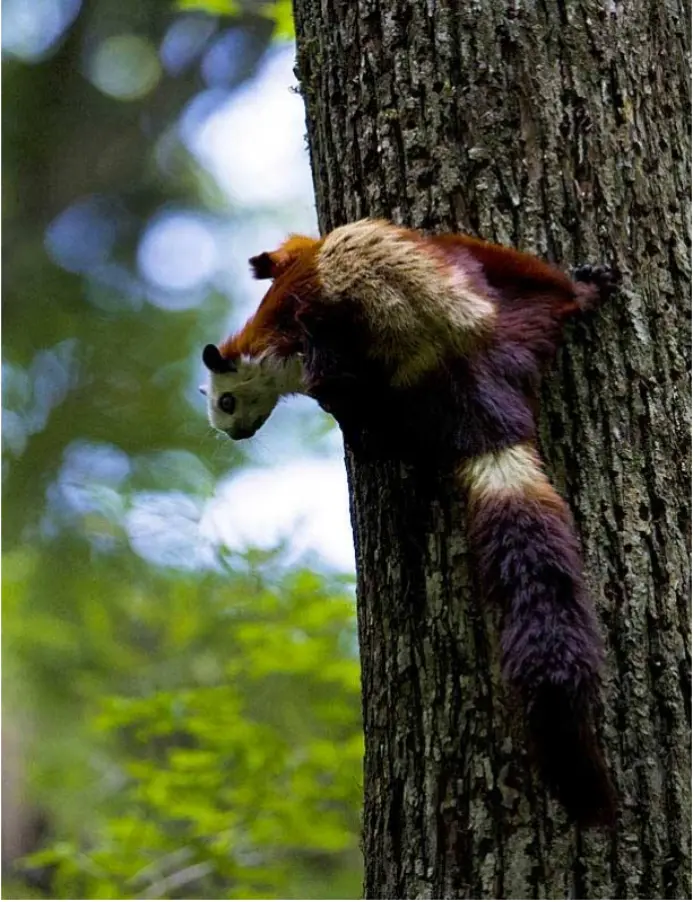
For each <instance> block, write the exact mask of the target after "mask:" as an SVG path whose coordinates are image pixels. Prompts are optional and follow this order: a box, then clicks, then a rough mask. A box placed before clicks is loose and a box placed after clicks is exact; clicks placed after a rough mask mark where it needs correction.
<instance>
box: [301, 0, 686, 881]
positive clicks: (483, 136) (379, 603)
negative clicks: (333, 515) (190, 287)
mask: <svg viewBox="0 0 693 902" xmlns="http://www.w3.org/2000/svg"><path fill="white" fill-rule="evenodd" d="M295 11H296V23H297V34H298V50H299V56H298V73H299V78H300V81H301V85H302V91H303V93H304V97H305V100H306V107H307V120H308V138H309V146H310V152H311V159H312V165H313V172H314V177H315V187H316V193H317V204H318V213H319V220H320V226H321V230H322V231H323V232H324V231H328V230H330V229H331V228H333V227H335V226H336V225H339V224H341V223H344V222H347V221H352V220H355V219H357V218H360V217H362V216H366V215H370V216H386V217H388V218H392V219H394V220H395V221H399V222H403V223H406V224H408V225H412V226H414V227H422V228H426V229H430V230H441V231H442V230H448V231H455V230H459V231H471V232H473V233H478V234H480V235H481V236H483V237H485V238H488V239H490V240H495V241H498V242H500V243H505V244H510V245H514V246H517V247H520V248H522V249H524V250H530V251H533V252H536V253H538V254H539V255H542V256H544V257H546V258H548V259H551V260H554V261H556V262H558V263H560V264H561V265H563V266H565V267H569V266H571V265H573V264H575V263H579V262H585V261H588V262H603V261H607V262H611V263H616V264H617V265H618V266H619V268H620V269H621V271H622V272H623V273H624V289H623V291H622V292H621V293H620V294H619V296H618V297H617V298H616V299H615V300H614V301H612V302H611V304H610V305H609V306H608V307H606V308H605V309H603V310H601V311H600V312H599V314H598V315H597V316H595V317H594V318H593V319H591V320H588V321H585V322H584V323H581V324H579V325H577V326H576V327H575V328H574V329H572V330H571V332H570V335H569V337H568V340H567V344H566V347H565V348H564V350H563V351H562V352H561V353H560V355H559V358H558V360H557V363H556V366H555V367H554V369H553V371H552V372H551V374H550V375H549V376H548V377H547V380H546V385H545V389H544V398H543V414H542V426H541V428H542V444H543V452H544V454H545V456H546V458H547V459H548V461H549V462H550V465H549V469H550V471H551V475H552V477H553V479H554V481H555V483H556V484H557V486H558V488H559V489H560V490H561V491H562V493H563V494H564V496H565V497H566V498H567V499H568V501H569V503H570V504H571V507H572V510H573V512H574V514H575V519H576V522H577V526H578V529H579V533H580V537H581V540H582V543H583V548H584V552H585V561H586V569H587V574H588V579H589V583H590V588H591V590H592V593H593V596H594V598H595V600H596V603H597V607H598V611H599V615H600V619H601V623H602V625H603V632H604V635H605V638H606V641H607V646H608V662H607V669H606V679H605V691H604V711H603V717H602V718H601V720H602V730H601V734H602V739H603V743H604V746H605V750H606V754H607V758H608V762H609V765H610V768H611V770H612V774H613V778H614V782H615V785H616V787H617V792H618V798H619V805H620V811H619V817H618V824H617V827H616V829H615V831H614V832H613V833H611V834H609V833H607V832H606V831H587V832H584V833H581V832H580V831H577V830H576V829H575V828H574V827H572V826H571V825H569V824H568V823H567V821H566V819H565V816H564V814H563V812H562V811H561V809H560V808H559V806H557V805H556V804H555V803H554V802H553V801H551V800H549V799H547V797H546V795H545V793H544V791H543V789H542V787H541V785H540V784H539V782H538V781H537V779H536V777H535V776H534V775H533V772H532V769H531V766H530V764H529V762H528V758H527V755H526V752H525V750H524V745H523V733H522V726H521V724H519V723H517V722H516V715H515V714H514V712H513V705H512V702H511V700H510V699H509V697H508V696H507V694H506V691H505V688H504V686H503V684H502V681H501V680H500V677H499V667H498V658H499V653H498V638H497V629H498V624H497V612H495V611H491V610H489V609H488V607H487V606H486V605H485V604H484V602H483V599H482V598H481V597H480V596H479V593H478V591H476V590H475V587H474V581H473V568H470V567H469V566H468V565H469V560H468V555H467V552H466V546H465V536H464V530H463V527H462V524H463V522H464V516H463V514H464V512H463V510H462V509H461V502H460V501H459V500H458V499H457V498H456V497H455V496H454V494H451V492H450V487H449V483H448V481H447V478H446V477H447V474H445V473H441V474H426V477H427V478H426V479H423V478H422V475H423V474H420V473H417V471H416V469H415V468H414V469H413V468H411V467H409V466H407V465H405V464H403V463H400V462H398V461H397V460H386V461H378V462H376V461H373V460H369V459H367V458H366V457H365V456H364V455H362V454H360V453H359V452H358V451H357V450H355V449H353V448H350V447H348V446H347V448H346V461H347V469H348V474H349V481H350V491H351V504H352V519H353V525H354V532H355V539H356V547H357V568H358V621H359V638H360V646H361V660H362V670H363V709H364V728H365V736H366V755H365V772H364V858H365V895H366V896H367V897H369V898H449V899H452V898H476V899H496V898H509V899H512V898H514V899H527V898H554V899H555V898H566V897H573V898H574V897H578V898H628V899H631V898H632V899H638V898H642V899H649V898H655V899H656V898H668V899H682V898H689V897H690V858H689V850H690V841H689V837H690V745H689V741H690V637H689V622H690V621H689V611H688V598H689V584H690V582H689V577H690V560H689V544H688V543H689V536H690V522H691V521H690V484H689V473H690V464H689V427H688V423H689V376H688V373H689V369H690V312H689V309H688V301H689V298H690V282H689V263H690V258H689V248H690V234H689V222H690V220H689V212H688V204H687V201H688V198H689V197H690V183H689V162H690V153H689V135H690V97H689V95H690V91H689V82H688V72H689V61H688V60H689V46H688V40H689V35H690V22H689V9H688V6H687V4H686V3H684V0H666V2H665V0H624V2H618V0H616V2H611V3H607V2H597V0H565V2H561V3H556V4H553V3H539V2H533V0H528V2H509V0H508V2H501V3H499V2H498V0H475V2H454V0H428V2H426V0H416V2H410V0H295Z"/></svg>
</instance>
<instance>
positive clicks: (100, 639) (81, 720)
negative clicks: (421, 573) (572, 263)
mask: <svg viewBox="0 0 693 902" xmlns="http://www.w3.org/2000/svg"><path fill="white" fill-rule="evenodd" d="M22 2H23V0H15V2H14V4H13V2H12V0H8V2H7V3H5V4H4V6H3V17H4V22H3V25H4V29H3V45H4V49H5V55H4V60H3V77H4V100H5V105H4V122H3V124H4V129H3V152H4V169H3V199H4V204H3V224H4V237H5V241H4V244H3V273H4V280H3V295H4V298H3V300H4V303H3V314H2V315H3V327H4V328H3V364H2V368H3V409H4V412H3V436H4V442H3V471H2V473H3V514H4V516H3V560H2V563H3V609H2V627H3V629H2V636H3V665H4V666H3V689H4V699H3V701H4V705H3V732H4V737H7V736H9V737H10V740H5V738H4V742H7V744H8V746H9V743H10V741H11V744H12V748H13V753H12V754H10V755H5V756H3V769H4V774H3V776H4V780H5V781H6V784H5V785H8V786H10V788H12V789H13V792H12V796H13V799H12V800H11V802H6V799H5V795H6V793H4V798H3V802H4V809H3V833H4V837H3V838H4V842H3V856H4V857H3V867H4V872H5V881H4V887H3V895H4V897H5V898H50V899H54V898H140V897H143V898H171V899H176V898H191V897H194V898H254V897H262V898H272V897H274V898H294V897H297V898H298V897H308V898H311V897H313V898H331V897H342V898H348V897H355V896H356V895H357V893H358V891H359V886H360V860H359V854H358V833H359V824H358V821H359V814H358V811H359V799H360V787H359V784H360V780H361V754H362V751H361V732H360V717H359V687H358V663H357V654H356V645H355V631H354V609H353V599H352V581H351V579H350V578H342V577H337V576H335V575H329V574H327V575H326V574H324V573H323V574H320V573H312V572H310V571H309V570H307V569H306V568H305V567H302V566H300V565H299V566H297V567H293V568H287V565H286V562H285V560H286V559H285V556H284V555H283V553H282V549H277V550H276V551H274V552H264V551H262V552H261V551H258V550H253V549H248V550H246V551H245V552H239V551H232V550H231V549H228V548H225V547H223V546H222V545H219V544H215V543H212V542H210V541H207V540H205V539H204V538H203V537H202V536H201V535H200V531H199V521H200V518H201V516H202V513H203V511H204V510H205V506H206V504H207V503H208V502H209V500H210V498H211V497H212V496H213V494H214V492H215V489H216V486H217V483H218V481H219V479H220V478H222V477H224V476H226V475H228V474H229V473H233V472H234V471H235V470H237V469H238V468H240V467H242V466H243V465H244V463H245V462H246V456H245V453H244V451H243V449H242V447H239V446H234V445H232V444H231V443H225V444H224V445H223V446H222V445H220V444H219V443H217V442H216V441H215V440H214V439H213V437H211V436H210V434H209V429H208V427H207V426H206V421H205V415H204V408H203V405H202V404H201V402H200V400H199V398H198V395H197V390H196V386H197V381H198V379H199V377H200V365H199V349H200V347H201V346H202V345H204V344H205V343H206V341H208V340H209V338H210V336H212V337H213V336H215V335H219V334H222V333H223V331H224V329H225V324H226V322H227V319H228V315H229V311H230V310H231V311H232V310H233V307H234V304H235V302H236V300H237V299H236V298H235V297H234V296H233V295H231V296H229V295H228V294H227V292H226V290H225V288H224V287H223V285H222V284H221V283H220V282H219V281H218V280H215V279H214V278H212V277H209V278H206V279H202V280H201V281H200V283H199V284H196V285H195V286H193V287H189V288H186V289H185V290H182V289H177V288H175V286H174V287H170V286H169V287H166V286H161V285H155V284H152V282H151V280H149V279H148V278H147V277H146V274H143V271H142V266H141V253H142V250H141V249H142V242H143V237H144V236H145V235H146V234H147V233H148V230H149V229H151V228H152V224H154V223H156V222H158V221H159V220H160V218H161V217H162V216H181V217H186V218H187V219H186V221H194V222H195V223H197V224H200V226H201V227H202V228H204V229H208V230H210V232H212V233H213V232H214V231H215V230H218V229H223V228H225V227H226V226H227V225H228V224H229V223H236V224H238V225H240V226H241V227H244V224H245V223H246V222H250V221H252V222H253V223H254V226H253V227H256V226H257V224H258V223H260V222H261V221H262V218H263V217H264V218H265V219H266V220H267V221H270V222H272V221H275V222H276V221H278V222H280V223H281V222H282V221H283V220H284V219H286V218H287V211H286V209H284V208H283V207H282V204H281V199H278V201H277V205H276V208H275V209H272V210H264V211H259V212H258V211H252V210H248V209H247V208H243V209H241V208H239V207H238V206H235V205H234V204H233V202H231V201H230V200H229V199H228V197H226V196H224V195H223V194H222V193H221V191H220V190H219V189H218V188H217V186H216V185H215V183H214V182H213V180H212V179H211V177H210V176H209V174H208V173H207V172H206V171H205V170H204V169H202V168H201V166H200V165H199V163H198V161H197V159H196V158H195V156H194V155H193V153H192V152H191V151H190V148H189V146H188V144H187V143H186V141H185V140H184V137H182V135H183V134H184V129H183V127H182V125H181V123H183V122H184V121H186V117H190V115H191V110H192V109H193V107H194V105H195V104H196V103H199V102H201V99H202V101H203V102H204V103H205V104H208V105H209V104H213V103H217V104H218V103H222V102H224V100H225V99H227V98H228V97H230V96H232V94H233V92H234V91H236V90H238V89H239V87H240V86H242V85H243V84H245V83H247V82H248V81H249V80H250V79H252V78H253V76H254V73H255V72H256V70H257V67H258V66H259V65H260V63H261V61H262V59H263V58H264V57H265V56H266V55H267V53H268V52H269V49H270V47H271V42H272V41H273V40H276V39H278V37H281V36H282V35H286V34H288V33H289V31H290V26H289V24H288V23H287V16H288V15H289V14H290V13H289V11H290V5H289V4H287V3H284V2H279V3H276V4H267V3H265V4H261V5H260V6H257V5H254V4H251V3H240V2H239V3H238V4H236V7H237V8H236V9H233V8H232V5H231V4H223V6H224V8H223V9H222V8H221V6H222V4H215V3H212V2H207V3H198V4H195V5H196V6H197V7H198V11H196V12H191V11H190V7H192V5H193V4H191V3H187V4H181V6H187V7H188V9H181V8H176V7H175V5H173V4H171V5H168V4H162V3H160V2H157V0H88V2H84V3H82V4H81V5H80V4H79V2H77V0H75V2H73V3H60V4H56V5H55V8H56V9H57V8H58V7H59V8H60V9H61V10H62V11H63V13H64V14H65V16H66V18H65V19H64V21H63V22H62V25H61V27H60V28H58V27H57V26H55V34H54V35H53V36H52V37H51V35H48V36H46V35H47V30H48V29H49V26H50V27H53V26H54V25H55V23H54V22H53V20H52V19H51V18H50V16H48V15H44V16H43V18H41V17H39V19H37V20H36V22H35V23H34V26H35V28H36V29H38V31H35V32H32V31H31V29H30V28H28V26H27V24H26V23H27V22H28V21H29V20H28V19H27V18H26V16H27V15H28V12H27V9H28V8H27V7H22V6H21V4H22ZM17 4H19V5H17ZM44 6H45V5H42V6H41V9H43V10H44V14H45V9H44ZM203 6H204V7H206V9H207V12H204V11H199V7H203ZM46 8H47V7H46ZM17 10H20V12H21V13H22V16H24V18H22V17H21V16H20V18H18V19H14V20H13V18H12V16H13V15H14V13H16V12H17ZM13 11H14V12H13ZM65 11H67V12H65ZM68 13H69V15H68ZM226 13H231V14H232V15H231V17H230V18H227V17H225V16H222V15H221V14H226ZM13 22H14V25H13V24H12V23H13ZM17 22H19V25H17ZM8 23H9V24H8ZM37 23H38V24H37ZM51 23H52V24H51ZM20 26H21V27H20ZM34 26H32V27H34ZM13 28H14V31H13V30H12V29H13ZM22 29H24V30H23V31H22ZM41 29H43V32H45V33H43V32H42V31H41ZM49 38H50V40H49ZM114 39H117V40H114ZM174 39H175V40H174ZM13 41H14V43H13ZM32 41H33V43H32ZM186 42H187V43H186ZM234 42H235V43H234ZM227 46H229V47H231V46H241V47H242V52H240V51H239V52H238V56H237V58H236V59H234V65H233V66H231V67H229V68H228V69H227V68H225V67H224V65H219V66H218V68H219V71H217V70H215V69H214V67H213V65H212V62H214V60H217V61H218V60H219V59H221V60H222V63H224V61H225V59H226V58H225V57H224V53H225V48H226V47H227ZM171 47H174V48H178V49H179V50H180V48H181V47H182V48H183V50H180V56H179V57H176V56H175V54H173V55H172V51H171V52H169V51H170V48H171ZM163 48H168V49H167V51H166V52H167V53H168V56H166V54H165V53H164V52H163ZM183 51H185V53H183ZM177 52H178V51H177ZM215 54H216V55H215ZM162 60H163V62H162ZM181 60H183V62H181ZM210 60H212V62H210ZM164 63H165V65H164ZM109 67H110V68H109ZM138 67H139V68H138ZM138 73H139V74H138ZM210 73H211V74H210ZM219 73H221V74H219ZM140 76H141V77H140ZM138 79H139V80H138ZM301 422H303V420H301ZM320 423H322V421H321V420H318V419H316V420H314V421H312V426H311V430H312V431H313V432H314V433H315V434H317V433H318V432H319V429H317V428H316V424H320ZM258 503H262V499H259V500H258ZM159 532H161V536H159ZM8 850H9V851H8ZM12 854H17V855H21V856H23V858H22V859H21V860H19V861H18V860H16V859H13V857H12ZM27 856H28V857H27Z"/></svg>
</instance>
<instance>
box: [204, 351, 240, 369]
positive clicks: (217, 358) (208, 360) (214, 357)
mask: <svg viewBox="0 0 693 902" xmlns="http://www.w3.org/2000/svg"><path fill="white" fill-rule="evenodd" d="M202 362H203V363H204V365H205V366H206V367H207V369H208V370H209V371H210V373H217V374H219V373H234V372H235V371H236V366H235V364H234V363H233V362H232V361H231V360H226V359H225V358H224V357H222V356H221V352H220V350H219V348H218V347H217V346H216V345H205V348H204V350H203V352H202Z"/></svg>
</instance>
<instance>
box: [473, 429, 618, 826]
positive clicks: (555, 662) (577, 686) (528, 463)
mask: <svg viewBox="0 0 693 902" xmlns="http://www.w3.org/2000/svg"><path fill="white" fill-rule="evenodd" d="M462 478H463V482H464V484H465V488H466V490H467V492H468V496H469V510H470V538H471V542H472V545H473V548H474V550H475V552H476V558H477V561H478V565H479V568H480V576H481V579H482V584H483V585H484V588H485V590H486V591H487V593H488V595H489V596H490V597H493V598H494V599H498V601H499V602H501V603H502V605H503V610H504V623H503V632H502V639H501V642H502V655H503V671H504V675H505V677H506V678H507V679H508V680H509V682H510V683H511V684H512V685H513V686H514V687H515V688H516V690H517V691H518V693H519V695H520V697H521V699H522V702H523V704H524V707H525V712H526V717H527V722H528V726H529V733H530V740H531V746H532V749H533V752H534V755H535V758H536V760H537V763H538V766H539V768H540V771H541V773H542V776H543V779H544V780H545V781H546V783H547V785H548V786H549V788H550V790H551V791H552V792H553V794H554V795H555V796H556V797H557V798H558V799H559V801H560V802H562V804H563V805H564V806H565V808H566V809H567V811H568V813H569V815H570V816H571V817H572V818H573V819H575V820H576V821H578V822H579V823H581V824H583V825H590V824H597V823H608V822H610V821H611V820H612V819H613V808H614V801H613V789H612V786H611V782H610V780H609V776H608V773H607V770H606V766H605V762H604V759H603V757H602V754H601V751H600V750H599V746H598V745H597V741H596V737H595V733H594V727H593V722H592V716H593V713H592V712H593V704H594V702H595V700H596V697H597V692H598V689H599V682H600V679H599V672H600V667H601V662H602V645H601V639H600V637H599V632H598V628H597V622H596V616H595V612H594V609H593V607H592V605H591V603H590V600H589V598H588V597H587V594H586V591H585V587H584V583H583V578H582V564H581V558H580V550H579V547H578V542H577V538H576V536H575V533H574V531H573V527H572V522H571V516H570V513H569V511H568V508H567V506H566V504H565V502H564V501H563V500H562V499H561V497H560V496H559V495H558V494H557V493H556V491H555V490H554V488H553V487H552V486H551V484H550V483H549V481H548V479H547V478H546V476H545V474H544V472H543V470H542V467H541V463H540V460H539V458H538V455H537V452H536V450H535V449H534V448H533V447H532V446H531V445H528V444H523V445H516V446H514V447H511V448H507V449H504V450H502V451H498V452H493V453H490V454H486V455H483V456H482V457H478V458H475V459H474V460H471V461H468V462H466V463H465V464H464V466H463V468H462Z"/></svg>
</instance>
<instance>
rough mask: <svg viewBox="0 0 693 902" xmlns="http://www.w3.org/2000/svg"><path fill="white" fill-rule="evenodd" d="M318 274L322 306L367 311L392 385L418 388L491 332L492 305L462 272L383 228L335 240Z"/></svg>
mask: <svg viewBox="0 0 693 902" xmlns="http://www.w3.org/2000/svg"><path fill="white" fill-rule="evenodd" d="M318 272H319V275H320V279H321V281H322V285H323V300H324V301H331V302H334V303H339V302H342V301H345V302H351V303H358V304H360V305H361V307H362V311H363V315H364V316H365V319H366V322H367V324H368V328H369V331H370V332H371V336H372V354H373V356H374V357H378V358H381V359H383V360H384V362H386V363H387V364H389V365H391V366H392V368H393V375H392V380H393V383H394V384H400V385H407V384H412V383H414V382H416V381H417V379H418V378H420V377H421V376H422V375H423V374H424V373H426V372H429V371H431V370H434V369H436V368H437V367H438V366H439V365H440V363H441V360H442V359H443V358H444V357H445V356H446V355H447V354H450V353H453V354H465V353H469V351H470V350H472V349H473V348H474V346H475V345H476V344H477V343H478V341H479V338H480V336H482V335H484V334H486V333H488V332H489V331H490V330H491V329H492V327H493V323H494V319H495V312H496V311H495V306H494V304H493V302H492V301H491V300H490V299H489V298H488V297H485V296H484V295H481V294H479V293H477V292H475V291H474V289H473V288H472V286H471V282H470V279H469V278H468V277H467V276H466V275H465V273H464V272H463V271H461V270H460V269H459V268H457V267H451V266H450V265H449V264H448V263H446V261H445V260H444V259H443V258H442V257H441V256H439V255H437V254H436V252H435V251H434V250H432V251H427V250H426V248H425V247H424V246H422V245H421V244H418V243H416V242H414V241H412V240H411V239H409V238H408V237H407V235H406V232H403V231H402V230H401V229H398V228H397V227H396V226H393V225H391V224H390V223H388V222H385V221H382V220H369V219H363V220H361V221H360V222H355V223H352V224H351V225H346V226H342V227H341V228H338V229H335V230H334V231H333V232H331V233H330V234H329V235H328V236H327V237H326V238H325V240H324V243H323V245H322V247H321V249H320V252H319V254H318Z"/></svg>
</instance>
